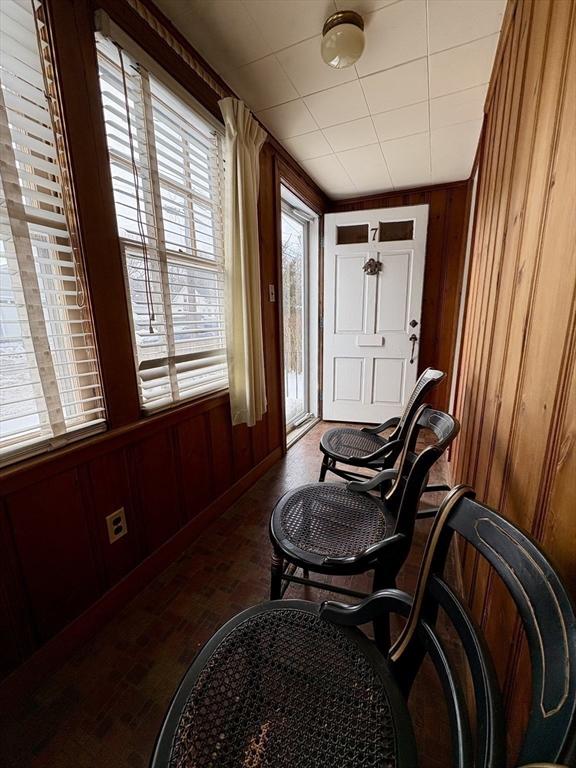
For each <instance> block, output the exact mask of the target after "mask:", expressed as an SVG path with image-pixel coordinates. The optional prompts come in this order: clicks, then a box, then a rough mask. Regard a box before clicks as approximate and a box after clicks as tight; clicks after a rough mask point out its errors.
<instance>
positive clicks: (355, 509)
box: [270, 405, 459, 630]
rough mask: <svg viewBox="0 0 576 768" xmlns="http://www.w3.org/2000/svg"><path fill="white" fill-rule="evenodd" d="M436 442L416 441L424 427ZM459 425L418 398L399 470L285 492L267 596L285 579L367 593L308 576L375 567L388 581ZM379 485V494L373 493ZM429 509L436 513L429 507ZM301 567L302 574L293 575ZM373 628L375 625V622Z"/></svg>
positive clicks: (274, 524)
mask: <svg viewBox="0 0 576 768" xmlns="http://www.w3.org/2000/svg"><path fill="white" fill-rule="evenodd" d="M425 430H426V431H427V434H428V435H432V437H433V442H431V443H430V444H428V445H426V446H425V447H423V448H419V447H418V445H417V443H418V438H419V437H421V436H422V433H423V432H424V431H425ZM458 430H459V424H458V421H457V420H456V419H455V418H453V417H452V416H450V415H448V414H446V413H443V412H442V411H437V410H435V409H433V408H430V407H429V406H426V405H422V406H420V408H419V409H418V410H417V411H416V413H415V415H414V417H413V419H412V423H411V425H410V426H409V429H408V435H407V438H406V441H405V443H404V447H403V451H402V454H401V456H400V457H399V464H398V468H397V469H387V470H382V471H381V472H379V473H378V474H377V475H375V476H374V477H373V478H372V479H369V480H365V481H362V482H361V481H358V480H357V481H351V482H349V483H348V484H347V485H341V484H335V483H320V482H318V483H312V484H310V485H304V486H302V487H300V488H295V489H294V490H291V491H288V492H287V493H286V494H284V496H282V498H281V499H280V500H279V501H278V502H277V504H276V506H275V508H274V510H273V512H272V516H271V520H270V538H271V541H272V548H273V554H272V566H271V584H270V597H271V599H272V600H275V599H278V598H280V597H282V595H283V593H284V591H285V590H286V588H287V586H288V584H289V583H290V582H293V581H295V582H299V583H304V584H310V585H312V586H315V587H319V588H321V589H327V588H329V589H330V591H334V592H341V593H343V594H349V595H353V596H360V597H365V594H362V593H359V592H356V591H354V590H350V589H348V588H344V587H340V586H337V585H335V584H332V583H331V584H330V586H329V587H327V586H326V584H325V583H323V582H319V581H316V580H313V579H310V578H309V572H310V571H313V572H315V573H324V574H328V575H330V576H347V575H350V574H358V573H364V572H366V571H370V570H373V571H374V590H376V589H381V588H383V587H384V586H393V585H394V583H395V578H396V574H397V573H398V571H399V570H400V567H401V566H402V564H403V562H404V560H405V559H406V557H407V555H408V552H409V550H410V545H411V542H412V536H413V532H414V524H415V520H416V518H417V516H418V514H419V513H418V504H419V501H420V498H421V496H422V493H423V491H424V488H425V485H426V480H427V477H428V474H429V472H430V469H431V468H432V466H433V465H434V463H435V462H436V461H437V460H438V459H439V458H440V456H441V455H442V454H443V453H444V451H445V450H446V448H448V446H449V445H450V443H451V442H452V440H454V438H455V437H456V435H457V434H458ZM382 486H384V487H385V489H386V490H385V493H384V494H382V495H381V496H382V497H381V498H379V496H378V495H375V494H373V493H372V492H373V491H378V490H379V489H380V488H381V487H382ZM424 514H425V515H426V516H429V515H430V514H433V511H430V510H428V511H427V512H425V513H424ZM298 569H302V572H303V573H302V576H300V575H297V571H298ZM375 630H376V627H375Z"/></svg>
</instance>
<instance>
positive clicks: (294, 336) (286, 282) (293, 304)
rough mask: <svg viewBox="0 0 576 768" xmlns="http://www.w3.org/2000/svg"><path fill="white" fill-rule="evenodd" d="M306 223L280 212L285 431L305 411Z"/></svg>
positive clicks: (306, 402)
mask: <svg viewBox="0 0 576 768" xmlns="http://www.w3.org/2000/svg"><path fill="white" fill-rule="evenodd" d="M307 226H308V224H307V222H306V221H300V220H299V219H298V218H296V217H295V216H293V215H291V214H290V213H288V212H286V211H283V212H282V300H283V301H282V303H283V306H282V312H283V326H284V394H285V398H286V403H285V405H286V426H287V428H288V430H290V428H291V427H293V426H296V425H297V423H298V421H299V420H300V419H301V418H302V417H303V416H305V415H306V414H307V412H308V391H307V390H308V386H307V381H308V372H307V355H306V336H305V332H304V331H305V327H306V317H305V311H306V248H307V243H306V233H307Z"/></svg>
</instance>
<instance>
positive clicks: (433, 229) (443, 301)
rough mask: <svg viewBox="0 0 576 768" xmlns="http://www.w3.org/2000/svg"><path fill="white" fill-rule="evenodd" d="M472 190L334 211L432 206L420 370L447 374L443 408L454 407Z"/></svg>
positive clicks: (396, 196) (371, 201) (367, 200)
mask: <svg viewBox="0 0 576 768" xmlns="http://www.w3.org/2000/svg"><path fill="white" fill-rule="evenodd" d="M470 192H471V185H470V184H469V182H467V181H463V182H458V183H456V184H446V185H439V186H434V187H427V188H422V189H410V190H405V191H402V192H391V193H387V194H384V195H371V196H370V197H358V198H354V199H349V200H338V201H336V202H333V203H332V204H331V207H330V211H333V212H337V211H357V210H368V209H370V208H393V207H395V206H403V205H422V204H423V203H428V205H429V206H430V210H429V218H428V237H427V241H426V268H425V273H424V295H423V298H422V317H421V322H420V334H419V336H420V342H419V343H420V349H419V355H418V368H419V371H422V370H424V368H427V367H428V366H433V367H434V368H438V369H440V370H442V371H446V373H447V376H446V378H445V379H444V381H443V382H442V383H441V384H440V385H439V386H438V387H437V388H436V389H435V390H434V391H433V392H432V393H431V394H430V398H429V399H430V402H431V404H433V405H434V406H436V407H437V408H448V405H449V399H450V388H451V384H452V370H453V358H454V349H455V345H456V334H457V329H458V311H459V307H460V295H461V291H462V276H463V272H464V257H465V250H466V232H467V226H468V210H469V207H470V199H469V197H470Z"/></svg>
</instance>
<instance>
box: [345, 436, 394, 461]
mask: <svg viewBox="0 0 576 768" xmlns="http://www.w3.org/2000/svg"><path fill="white" fill-rule="evenodd" d="M402 445H403V443H402V440H390V441H389V442H388V443H386V445H383V446H382V447H381V448H378V450H377V451H374V452H373V453H368V454H366V455H364V456H350V457H349V459H350V461H351V462H358V463H360V462H361V463H362V464H366V463H368V462H369V461H373V460H374V459H379V458H380V456H385V455H386V454H387V453H390V451H392V450H394V449H395V448H401V447H402Z"/></svg>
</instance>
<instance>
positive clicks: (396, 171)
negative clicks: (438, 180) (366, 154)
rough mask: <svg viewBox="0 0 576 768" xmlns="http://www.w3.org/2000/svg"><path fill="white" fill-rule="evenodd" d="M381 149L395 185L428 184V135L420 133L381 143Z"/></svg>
mask: <svg viewBox="0 0 576 768" xmlns="http://www.w3.org/2000/svg"><path fill="white" fill-rule="evenodd" d="M382 151H383V152H384V157H385V158H386V162H387V164H388V168H389V169H390V175H391V177H392V183H393V184H394V186H395V187H408V186H419V185H423V184H428V183H429V179H430V135H429V134H428V133H421V134H418V135H417V136H406V137H404V138H402V139H393V140H392V141H386V142H384V143H383V144H382Z"/></svg>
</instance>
